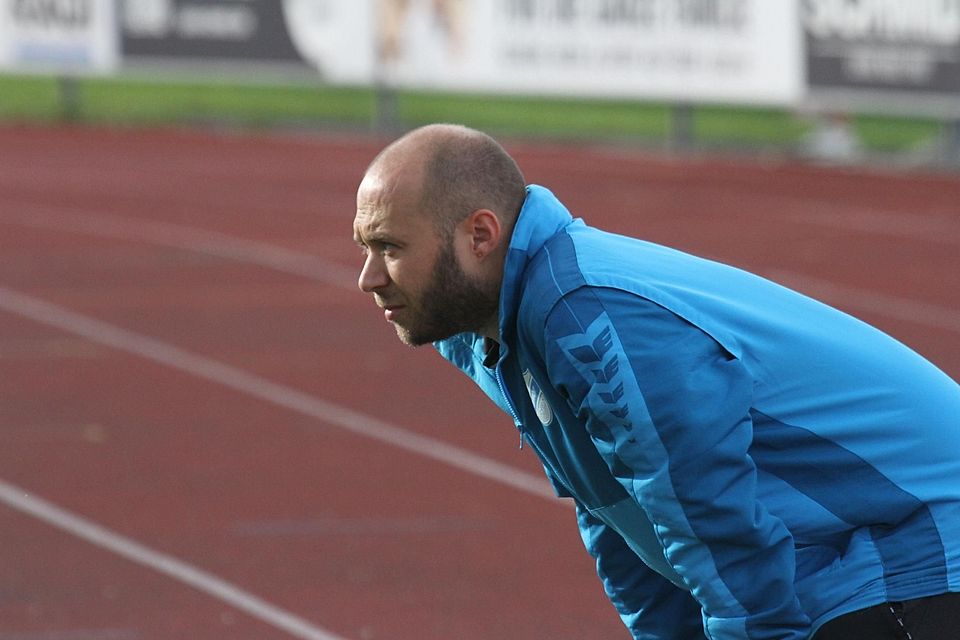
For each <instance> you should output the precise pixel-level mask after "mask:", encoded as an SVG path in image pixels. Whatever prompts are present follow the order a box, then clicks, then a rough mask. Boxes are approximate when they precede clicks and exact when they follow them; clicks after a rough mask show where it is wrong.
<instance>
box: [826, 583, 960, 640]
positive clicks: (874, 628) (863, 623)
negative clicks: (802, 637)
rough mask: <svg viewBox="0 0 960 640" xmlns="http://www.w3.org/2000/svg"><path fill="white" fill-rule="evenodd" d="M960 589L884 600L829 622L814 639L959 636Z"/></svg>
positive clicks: (938, 639)
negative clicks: (956, 591)
mask: <svg viewBox="0 0 960 640" xmlns="http://www.w3.org/2000/svg"><path fill="white" fill-rule="evenodd" d="M958 638H960V593H944V594H941V595H939V596H930V597H929V598H917V599H916V600H905V601H903V602H885V603H883V604H878V605H877V606H875V607H869V608H867V609H861V610H860V611H853V612H851V613H848V614H846V615H842V616H840V617H839V618H834V619H833V620H831V621H830V622H828V623H826V624H825V625H823V626H822V627H820V630H819V631H817V634H816V635H815V636H814V637H813V640H957V639H958Z"/></svg>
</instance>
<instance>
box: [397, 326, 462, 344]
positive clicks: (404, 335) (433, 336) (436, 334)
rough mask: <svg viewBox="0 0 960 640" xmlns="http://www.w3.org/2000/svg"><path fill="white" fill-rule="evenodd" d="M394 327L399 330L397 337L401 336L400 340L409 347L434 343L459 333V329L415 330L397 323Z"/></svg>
mask: <svg viewBox="0 0 960 640" xmlns="http://www.w3.org/2000/svg"><path fill="white" fill-rule="evenodd" d="M393 328H394V329H396V331H397V337H398V338H400V342H402V343H403V344H405V345H407V346H408V347H422V346H423V345H425V344H433V343H434V342H437V341H438V340H446V339H447V338H450V337H452V336H454V335H456V334H457V333H459V332H458V331H446V332H441V331H437V330H434V331H431V332H426V331H419V332H416V331H413V330H411V329H408V328H407V327H403V326H401V325H399V324H397V323H394V324H393Z"/></svg>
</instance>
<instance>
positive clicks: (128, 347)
mask: <svg viewBox="0 0 960 640" xmlns="http://www.w3.org/2000/svg"><path fill="white" fill-rule="evenodd" d="M0 309H3V310H5V311H8V312H10V313H14V314H17V315H20V316H23V317H25V318H29V319H31V320H34V321H36V322H39V323H41V324H45V325H48V326H51V327H56V328H58V329H61V330H63V331H66V332H68V333H73V334H76V335H80V336H83V337H84V338H87V339H88V340H92V341H93V342H96V343H99V344H102V345H106V346H109V347H113V348H115V349H118V350H120V351H125V352H127V353H131V354H134V355H137V356H140V357H143V358H146V359H148V360H152V361H153V362H156V363H159V364H162V365H165V366H168V367H171V368H173V369H177V370H179V371H183V372H185V373H189V374H191V375H193V376H196V377H198V378H202V379H204V380H208V381H210V382H215V383H217V384H221V385H223V386H225V387H228V388H230V389H233V390H234V391H239V392H240V393H244V394H246V395H248V396H251V397H253V398H259V399H260V400H264V401H266V402H269V403H271V404H274V405H277V406H280V407H283V408H285V409H289V410H291V411H295V412H297V413H300V414H303V415H306V416H309V417H312V418H316V419H317V420H320V421H322V422H324V423H327V424H329V425H333V426H336V427H339V428H341V429H344V430H346V431H349V432H351V433H355V434H357V435H359V436H363V437H366V438H371V439H373V440H378V441H380V442H383V443H386V444H389V445H392V446H394V447H397V448H399V449H403V450H405V451H409V452H411V453H414V454H417V455H419V456H424V457H427V458H430V459H432V460H436V461H438V462H442V463H444V464H446V465H449V466H451V467H455V468H458V469H462V470H464V471H467V472H468V473H471V474H473V475H477V476H480V477H483V478H487V479H488V480H493V481H495V482H499V483H500V484H503V485H507V486H509V487H512V488H514V489H518V490H520V491H523V492H524V493H528V494H532V495H534V496H538V497H541V498H547V499H550V500H556V495H555V494H554V492H553V489H552V488H551V487H550V485H549V484H548V483H547V482H546V480H543V479H542V478H539V477H537V476H534V475H531V474H529V473H526V472H524V471H519V470H517V469H515V468H513V467H511V466H509V465H505V464H502V463H500V462H497V461H495V460H492V459H490V458H486V457H484V456H481V455H478V454H475V453H472V452H470V451H467V450H466V449H461V448H460V447H456V446H453V445H450V444H447V443H445V442H442V441H440V440H436V439H434V438H430V437H428V436H424V435H420V434H417V433H414V432H412V431H407V430H406V429H403V428H401V427H398V426H396V425H393V424H390V423H387V422H384V421H382V420H378V419H377V418H374V417H372V416H368V415H366V414H363V413H360V412H358V411H354V410H352V409H348V408H346V407H341V406H339V405H336V404H333V403H331V402H327V401H325V400H322V399H320V398H317V397H315V396H312V395H310V394H307V393H304V392H302V391H298V390H296V389H293V388H291V387H287V386H284V385H281V384H277V383H275V382H271V381H270V380H267V379H266V378H263V377H261V376H258V375H256V374H253V373H249V372H247V371H244V370H242V369H239V368H237V367H234V366H231V365H228V364H225V363H223V362H220V361H218V360H214V359H212V358H207V357H205V356H201V355H197V354H194V353H191V352H189V351H186V350H185V349H181V348H179V347H176V346H173V345H171V344H167V343H165V342H162V341H160V340H157V339H156V338H151V337H149V336H145V335H142V334H139V333H135V332H133V331H128V330H127V329H122V328H120V327H118V326H116V325H112V324H109V323H106V322H103V321H101V320H96V319H95V318H91V317H89V316H85V315H82V314H79V313H76V312H73V311H70V310H68V309H66V308H64V307H61V306H59V305H55V304H52V303H50V302H46V301H43V300H40V299H39V298H34V297H32V296H28V295H25V294H22V293H19V292H17V291H14V290H13V289H9V288H6V287H0Z"/></svg>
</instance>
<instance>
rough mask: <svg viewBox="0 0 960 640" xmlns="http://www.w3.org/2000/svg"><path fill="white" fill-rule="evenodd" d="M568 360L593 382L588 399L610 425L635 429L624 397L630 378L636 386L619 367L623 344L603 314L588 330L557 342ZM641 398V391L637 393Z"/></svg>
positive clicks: (585, 377) (589, 381) (595, 410)
mask: <svg viewBox="0 0 960 640" xmlns="http://www.w3.org/2000/svg"><path fill="white" fill-rule="evenodd" d="M557 342H558V343H559V344H560V346H561V347H562V348H563V349H564V352H565V354H566V356H567V359H568V360H569V361H570V363H571V364H572V365H573V366H574V367H575V368H576V370H577V371H578V372H579V373H580V375H581V376H583V378H584V380H586V381H587V382H588V383H589V384H590V391H589V393H588V398H587V399H588V402H589V404H590V407H591V409H592V410H593V411H594V412H595V414H596V415H597V416H599V417H601V418H602V419H603V420H604V421H605V422H606V423H607V424H609V425H619V426H621V427H622V428H623V429H625V430H626V431H632V430H633V416H631V415H630V403H629V398H625V397H624V396H625V389H624V383H625V381H627V380H626V379H627V378H630V379H629V381H628V382H630V383H631V388H633V387H635V386H636V383H635V381H634V380H633V379H632V377H630V376H624V375H623V372H622V371H621V366H620V352H621V351H622V347H621V346H620V344H619V339H618V338H617V336H616V333H615V332H614V331H613V327H612V326H611V325H610V321H609V319H608V318H607V315H606V314H605V313H604V314H602V315H601V316H600V317H599V318H597V319H596V320H595V321H594V322H593V323H592V324H591V325H590V326H589V327H587V329H586V331H585V332H584V333H581V334H573V335H570V336H566V337H565V338H561V339H559V340H558V341H557ZM636 395H637V397H639V395H638V394H636Z"/></svg>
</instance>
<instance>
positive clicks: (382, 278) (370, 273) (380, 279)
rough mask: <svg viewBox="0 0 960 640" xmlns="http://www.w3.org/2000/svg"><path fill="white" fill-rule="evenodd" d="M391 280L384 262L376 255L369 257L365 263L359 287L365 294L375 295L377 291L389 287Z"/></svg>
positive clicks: (372, 254) (358, 283)
mask: <svg viewBox="0 0 960 640" xmlns="http://www.w3.org/2000/svg"><path fill="white" fill-rule="evenodd" d="M389 281H390V278H389V277H388V276H387V270H386V268H385V267H384V264H383V260H381V259H380V257H379V256H378V255H377V254H375V253H370V254H368V255H367V258H366V260H364V261H363V268H362V269H361V270H360V278H359V279H358V280H357V285H358V286H359V287H360V290H361V291H363V292H364V293H373V292H374V291H376V290H377V289H380V288H382V287H385V286H387V284H388V283H389Z"/></svg>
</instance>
